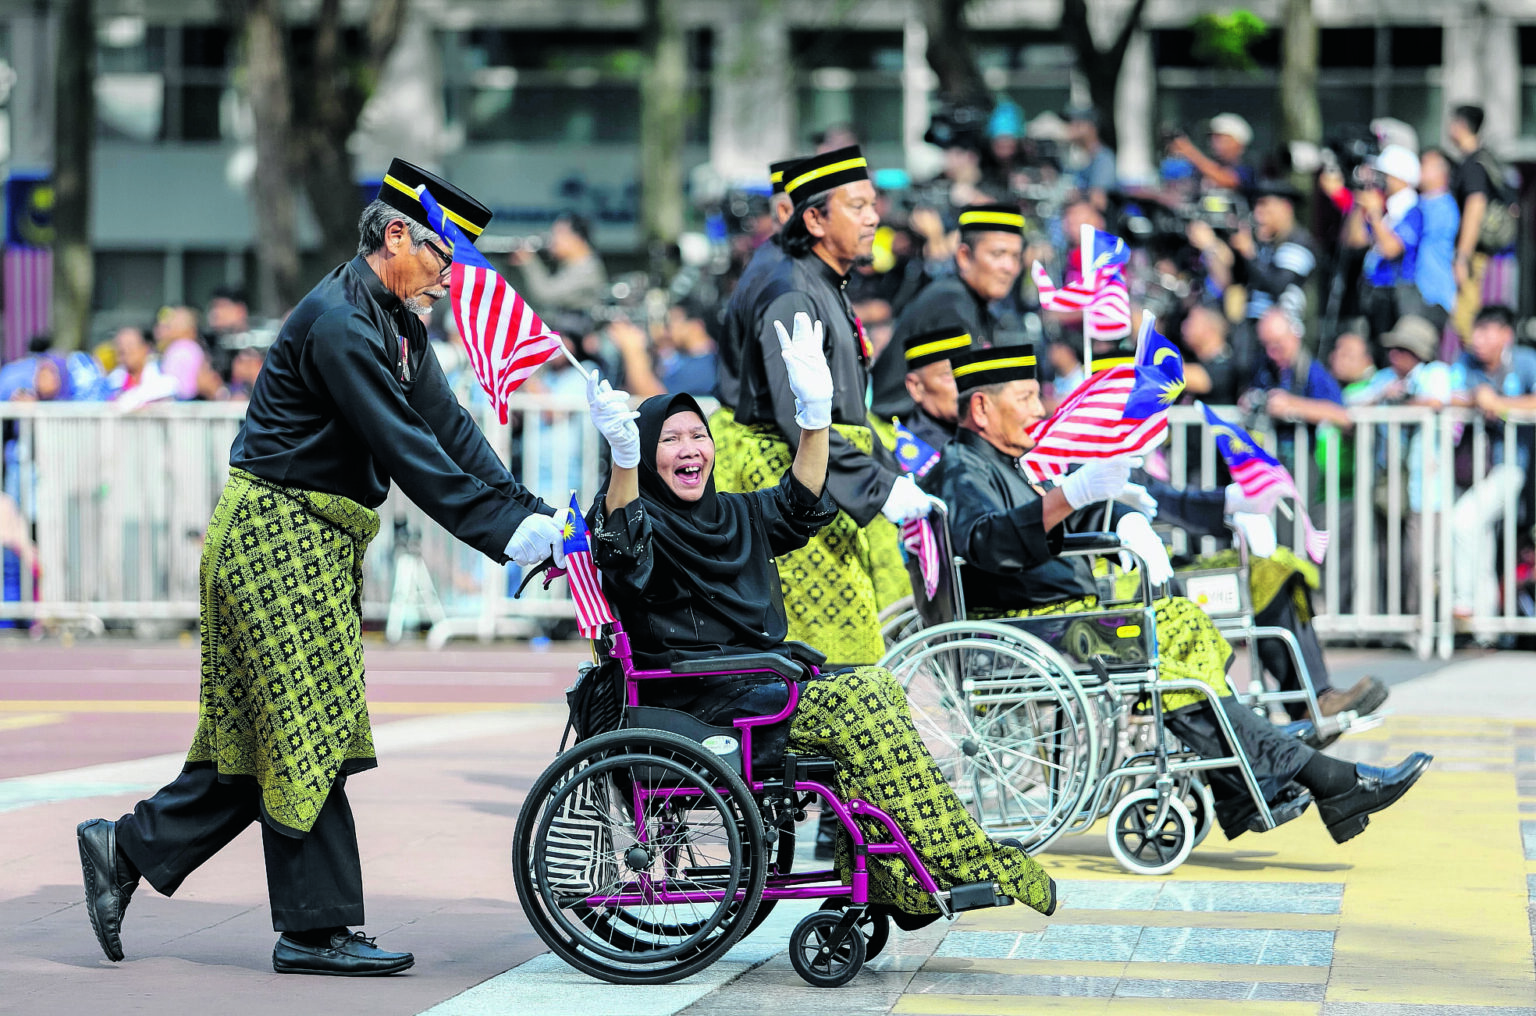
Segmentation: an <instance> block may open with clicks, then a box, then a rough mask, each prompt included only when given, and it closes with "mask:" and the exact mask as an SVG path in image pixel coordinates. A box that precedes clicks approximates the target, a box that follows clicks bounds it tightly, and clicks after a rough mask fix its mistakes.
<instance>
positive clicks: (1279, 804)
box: [1248, 783, 1312, 833]
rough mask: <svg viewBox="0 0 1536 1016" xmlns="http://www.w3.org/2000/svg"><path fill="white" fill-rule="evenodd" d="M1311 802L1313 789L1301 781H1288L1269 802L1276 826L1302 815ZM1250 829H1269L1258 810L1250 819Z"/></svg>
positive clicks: (1260, 831) (1257, 830)
mask: <svg viewBox="0 0 1536 1016" xmlns="http://www.w3.org/2000/svg"><path fill="white" fill-rule="evenodd" d="M1311 804H1312V791H1310V790H1308V789H1307V788H1306V787H1303V786H1302V785H1301V784H1299V783H1287V784H1286V785H1285V787H1284V788H1283V789H1282V790H1281V791H1280V793H1279V794H1278V795H1276V797H1275V799H1274V800H1273V801H1270V802H1269V816H1270V818H1272V819H1274V820H1275V827H1276V828H1278V827H1280V826H1283V825H1285V824H1286V823H1287V822H1289V821H1290V820H1291V819H1293V818H1299V817H1301V814H1302V812H1304V811H1306V810H1307V808H1308V806H1310V805H1311ZM1248 831H1249V832H1251V833H1262V832H1266V831H1267V830H1266V829H1265V828H1264V820H1263V819H1262V818H1261V817H1259V814H1258V812H1257V811H1255V812H1254V815H1253V817H1252V818H1250V819H1249V820H1248Z"/></svg>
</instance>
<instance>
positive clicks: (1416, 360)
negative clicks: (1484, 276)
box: [1335, 314, 1451, 614]
mask: <svg viewBox="0 0 1536 1016" xmlns="http://www.w3.org/2000/svg"><path fill="white" fill-rule="evenodd" d="M1443 327H1444V325H1443V324H1442V325H1441V326H1438V327H1437V326H1436V325H1434V324H1433V323H1432V322H1430V321H1428V320H1427V319H1425V318H1421V317H1417V316H1415V315H1412V314H1404V315H1403V316H1402V317H1400V318H1398V319H1397V326H1396V327H1394V328H1393V329H1392V330H1391V331H1390V332H1388V333H1387V334H1385V335H1383V336H1382V337H1381V345H1382V346H1383V348H1385V349H1386V351H1387V363H1388V366H1386V367H1383V368H1382V369H1381V370H1378V371H1376V373H1375V374H1374V375H1373V376H1372V377H1371V379H1370V380H1369V381H1368V382H1366V383H1365V384H1364V385H1350V386H1348V387H1346V388H1345V389H1344V404H1345V405H1346V406H1424V407H1426V408H1429V409H1440V408H1441V407H1442V406H1445V405H1448V404H1449V403H1450V401H1451V368H1450V365H1449V364H1445V363H1440V362H1439V361H1437V360H1436V359H1435V353H1436V351H1437V350H1438V349H1439V348H1440V332H1441V330H1442V329H1443ZM1335 349H1337V346H1335ZM1425 430H1426V428H1425V427H1413V428H1411V430H1410V431H1409V434H1410V436H1409V438H1408V449H1407V456H1408V513H1407V515H1405V516H1404V518H1403V542H1402V555H1403V556H1402V562H1403V579H1402V590H1403V610H1404V611H1405V612H1407V613H1409V614H1414V613H1417V612H1418V609H1419V602H1420V601H1419V585H1420V575H1419V567H1420V565H1421V564H1422V558H1421V556H1420V554H1419V544H1420V542H1421V539H1422V537H1421V533H1422V531H1423V529H1422V527H1423V524H1424V523H1423V518H1424V515H1423V513H1424V511H1425V509H1426V506H1428V507H1429V508H1430V509H1432V510H1438V508H1439V496H1438V495H1439V490H1438V485H1437V484H1436V482H1435V478H1436V468H1437V466H1438V463H1437V462H1436V459H1435V456H1434V455H1433V454H1431V455H1429V456H1428V457H1426V456H1425V454H1424V438H1425ZM1378 448H1379V452H1378V455H1379V461H1380V463H1381V464H1382V465H1385V464H1386V458H1385V456H1386V445H1385V443H1384V442H1378ZM1426 465H1427V466H1428V470H1426V468H1425V467H1426ZM1446 468H1449V465H1448V464H1447V466H1446ZM1393 606H1394V605H1393V604H1388V605H1387V607H1388V609H1389V610H1390V609H1392V607H1393Z"/></svg>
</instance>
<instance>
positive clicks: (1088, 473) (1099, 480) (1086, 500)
mask: <svg viewBox="0 0 1536 1016" xmlns="http://www.w3.org/2000/svg"><path fill="white" fill-rule="evenodd" d="M1130 479H1131V459H1130V456H1128V455H1122V456H1120V457H1119V458H1116V459H1103V460H1101V461H1098V462H1090V463H1088V464H1087V465H1086V466H1084V467H1083V468H1081V469H1079V470H1078V471H1077V472H1075V473H1073V474H1072V475H1071V476H1068V477H1067V478H1066V479H1065V480H1062V481H1061V492H1062V493H1063V494H1065V495H1066V496H1067V504H1069V505H1071V506H1072V507H1073V508H1083V507H1086V506H1088V505H1091V504H1093V503H1094V502H1096V501H1107V500H1108V499H1110V498H1112V497H1116V496H1118V495H1119V493H1120V491H1122V490H1124V489H1125V485H1126V484H1127V483H1128V482H1130Z"/></svg>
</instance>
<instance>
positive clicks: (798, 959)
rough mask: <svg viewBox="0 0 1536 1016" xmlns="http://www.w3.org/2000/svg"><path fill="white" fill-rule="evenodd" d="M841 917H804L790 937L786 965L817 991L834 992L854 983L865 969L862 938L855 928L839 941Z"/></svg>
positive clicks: (823, 913)
mask: <svg viewBox="0 0 1536 1016" xmlns="http://www.w3.org/2000/svg"><path fill="white" fill-rule="evenodd" d="M842 919H843V918H842V914H840V913H837V912H835V911H831V910H818V911H816V912H815V913H811V914H807V915H806V916H805V917H804V918H802V919H801V921H800V923H799V924H797V925H795V930H794V931H793V932H792V933H791V934H790V936H789V962H790V965H792V966H793V967H794V968H795V973H797V974H799V975H800V976H801V977H802V978H804V979H805V982H806V983H807V984H810V985H813V986H815V987H818V988H837V987H841V986H842V985H844V984H847V983H848V982H849V981H851V980H853V977H854V975H855V974H857V973H858V972H859V968H860V967H862V966H864V936H863V935H862V934H860V933H859V929H858V928H857V927H853V928H849V929H848V931H847V933H846V934H844V935H843V936H842V938H841V940H840V941H834V939H835V938H836V937H837V934H838V932H837V926H838V922H840V921H841V920H842Z"/></svg>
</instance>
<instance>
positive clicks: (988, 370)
mask: <svg viewBox="0 0 1536 1016" xmlns="http://www.w3.org/2000/svg"><path fill="white" fill-rule="evenodd" d="M949 366H950V369H952V370H953V371H954V372H955V387H956V388H958V389H960V394H961V395H964V394H965V393H966V392H968V391H970V390H972V389H973V388H982V387H985V386H986V385H1000V384H1004V383H1005V382H1008V381H1033V380H1034V379H1035V347H1034V346H1028V345H1024V346H993V347H992V348H991V349H966V350H961V351H960V352H957V353H956V354H955V355H953V356H951V357H950V358H949Z"/></svg>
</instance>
